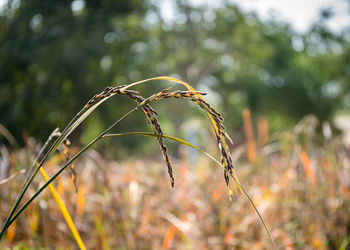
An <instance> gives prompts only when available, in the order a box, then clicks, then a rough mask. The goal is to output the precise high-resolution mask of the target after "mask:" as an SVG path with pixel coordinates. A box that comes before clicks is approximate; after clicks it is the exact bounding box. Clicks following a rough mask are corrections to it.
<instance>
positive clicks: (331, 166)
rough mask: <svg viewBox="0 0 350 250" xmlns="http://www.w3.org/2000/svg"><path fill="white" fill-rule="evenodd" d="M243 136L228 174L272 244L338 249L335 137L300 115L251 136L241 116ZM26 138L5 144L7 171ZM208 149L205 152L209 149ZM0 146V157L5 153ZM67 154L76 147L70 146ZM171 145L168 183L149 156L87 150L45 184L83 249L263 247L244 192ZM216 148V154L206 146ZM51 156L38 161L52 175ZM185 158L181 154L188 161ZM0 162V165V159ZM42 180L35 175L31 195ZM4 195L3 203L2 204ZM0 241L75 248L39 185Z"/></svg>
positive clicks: (346, 231)
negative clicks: (118, 157)
mask: <svg viewBox="0 0 350 250" xmlns="http://www.w3.org/2000/svg"><path fill="white" fill-rule="evenodd" d="M244 115H245V116H246V117H245V132H246V138H247V140H246V144H242V145H240V146H238V147H236V148H235V149H234V150H233V152H232V157H233V161H234V162H235V166H236V170H237V174H238V176H239V178H240V181H241V183H242V184H243V185H244V187H245V188H246V189H247V191H248V192H249V193H250V195H251V197H252V199H253V201H254V203H255V204H256V206H257V207H258V209H259V211H260V212H261V213H262V215H263V217H264V219H265V221H266V224H267V225H268V227H269V228H270V230H271V233H272V235H273V237H274V239H275V241H276V243H277V245H278V247H279V248H280V249H347V247H348V245H349V242H350V236H349V235H350V216H349V215H350V200H349V197H350V193H349V187H350V174H349V173H350V171H349V170H350V158H349V155H350V151H349V149H348V148H346V147H345V146H344V145H343V143H342V141H341V139H340V138H338V137H329V138H328V139H325V141H323V142H322V143H320V141H319V139H318V135H317V133H316V132H315V127H316V124H317V121H316V120H315V119H314V118H313V117H306V118H305V119H304V120H302V121H301V122H300V123H299V124H298V125H297V126H295V127H294V128H293V129H291V130H289V131H285V132H283V133H280V134H278V135H271V136H270V138H268V134H266V133H265V134H264V133H263V132H264V126H263V125H264V123H262V126H261V124H260V126H258V127H261V128H262V129H261V130H260V134H259V136H258V138H257V140H255V137H254V136H253V135H252V132H251V128H250V125H249V122H250V120H249V113H248V117H247V113H246V114H244ZM33 146H34V142H32V145H28V147H27V148H23V149H21V150H17V151H13V152H9V155H8V159H9V161H8V162H7V163H6V162H4V160H3V162H2V164H7V166H8V169H9V170H10V171H11V173H13V172H14V170H12V169H14V168H15V167H16V166H17V169H19V168H22V167H24V166H27V165H28V164H29V163H30V158H31V157H32V154H31V152H32V151H33V148H31V147H33ZM209 150H212V148H211V149H210V148H209ZM5 151H6V149H5V148H2V155H5V154H6V152H5ZM71 151H72V152H75V151H77V149H75V148H74V147H72V148H71ZM190 153H191V152H190V151H188V150H187V149H186V148H184V147H183V146H181V147H180V148H179V153H178V154H177V155H179V156H178V157H177V158H175V157H172V159H173V165H174V177H175V188H171V187H170V183H169V177H168V176H167V171H166V168H165V167H164V162H163V161H162V160H161V159H160V157H159V158H149V159H147V158H146V159H145V158H132V159H129V160H125V161H122V162H120V161H115V160H106V159H105V158H104V157H103V156H102V155H101V153H100V152H97V151H95V150H89V151H88V152H86V154H84V156H83V157H81V158H80V159H79V160H78V161H77V162H76V165H75V171H76V174H77V190H75V185H74V183H73V182H72V178H71V175H70V174H69V171H66V173H64V174H63V175H61V176H60V177H59V178H58V179H57V180H56V181H55V182H54V185H55V187H56V188H57V191H58V192H59V194H60V195H61V197H62V198H63V200H64V201H65V203H66V206H67V208H68V210H69V212H70V214H71V215H72V217H73V219H74V222H75V225H76V226H77V229H78V231H79V232H80V235H81V237H82V239H83V241H84V243H85V245H86V247H87V248H88V249H159V248H165V249H227V248H231V247H233V248H234V249H271V248H272V244H271V241H270V240H269V238H268V235H267V233H266V231H264V229H263V226H262V224H261V222H260V221H259V219H258V216H257V215H256V213H255V212H254V210H253V209H252V207H251V205H250V204H249V202H248V200H247V198H246V197H245V196H244V195H241V194H238V195H237V194H235V195H234V196H233V199H232V202H231V201H230V199H229V192H228V188H227V187H226V184H225V181H224V179H223V176H222V175H223V173H222V169H220V167H218V166H215V165H213V164H212V163H211V162H209V161H208V160H207V158H204V157H201V156H198V157H197V159H196V160H195V163H194V164H189V161H190V159H189V154H190ZM212 153H213V154H214V155H218V152H212ZM63 158H64V157H63V156H62V154H57V155H56V156H55V157H53V158H52V159H51V160H50V161H49V162H48V163H47V164H46V167H45V169H46V170H47V172H48V173H49V174H50V175H52V174H53V172H55V171H57V166H56V165H57V163H59V162H61V161H62V160H63ZM192 161H193V160H191V162H192ZM3 166H5V165H3ZM21 180H23V176H17V177H15V178H14V179H12V180H11V181H9V182H7V183H5V184H2V185H1V192H0V215H1V216H0V219H1V221H2V222H3V221H5V217H6V215H7V213H8V211H9V204H12V203H13V200H14V199H15V195H16V194H17V192H18V190H19V188H20V184H21ZM43 183H44V181H43V179H42V178H41V177H39V176H38V177H37V178H36V180H35V183H34V185H33V186H32V187H31V188H30V189H29V194H33V193H34V190H35V189H37V188H38V186H39V185H42V184H43ZM9 201H10V202H9ZM2 244H3V246H6V247H14V246H17V249H27V248H33V249H37V248H39V247H40V248H43V249H46V248H47V249H51V248H57V249H60V248H61V249H67V248H77V246H76V243H75V241H74V239H73V238H72V236H71V234H70V231H69V229H68V227H67V225H66V223H65V221H64V219H63V217H62V214H61V213H60V211H59V209H58V207H57V204H56V203H55V201H54V200H53V198H52V196H51V194H50V192H49V191H48V190H45V191H44V193H43V195H41V196H39V197H38V199H36V201H35V202H34V203H33V204H31V205H30V206H29V207H28V209H27V210H26V211H25V212H24V214H22V215H21V216H20V217H19V219H18V221H16V223H15V224H14V225H12V226H11V227H10V229H9V231H8V232H7V234H6V237H5V240H4V241H3V242H2Z"/></svg>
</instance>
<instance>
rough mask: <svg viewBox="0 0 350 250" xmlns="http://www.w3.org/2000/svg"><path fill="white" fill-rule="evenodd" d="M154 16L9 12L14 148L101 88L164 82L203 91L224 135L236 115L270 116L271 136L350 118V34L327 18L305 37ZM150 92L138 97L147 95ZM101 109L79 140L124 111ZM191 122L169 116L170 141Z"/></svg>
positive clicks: (207, 14) (2, 40)
mask: <svg viewBox="0 0 350 250" xmlns="http://www.w3.org/2000/svg"><path fill="white" fill-rule="evenodd" d="M160 5H161V3H160V2H157V1H143V0H134V1H126V0H123V1H117V2H114V1H108V0H102V1H82V0H77V1H73V2H72V1H54V0H50V1H39V0H35V1H18V0H16V1H8V3H7V4H6V5H5V6H4V8H3V9H2V11H1V16H0V59H1V60H0V82H1V85H0V95H1V98H0V122H1V123H2V124H3V125H4V126H5V127H7V128H8V129H9V130H10V131H11V133H13V134H14V135H15V137H16V138H17V139H18V140H21V139H22V137H23V132H26V133H28V134H29V135H31V136H34V137H36V138H38V139H41V140H44V138H46V137H47V135H48V133H49V131H52V129H53V128H55V127H57V126H59V127H61V128H62V127H64V125H65V124H66V123H67V121H69V120H70V119H71V118H72V117H73V115H74V114H75V113H76V112H78V111H79V110H80V108H81V107H82V106H83V105H84V104H85V102H86V101H87V100H88V99H89V98H90V97H91V96H92V95H94V94H95V93H97V92H99V91H100V90H102V89H103V88H104V87H105V86H106V85H108V84H111V83H113V84H114V85H116V84H124V83H127V82H131V81H137V80H141V79H144V78H147V77H151V76H155V75H170V74H176V76H178V77H180V78H182V79H183V80H186V81H188V82H190V83H192V84H193V85H194V86H196V87H198V88H199V89H200V90H203V91H208V92H209V97H210V98H211V99H210V101H211V102H212V103H214V105H216V106H217V107H219V110H220V108H221V109H222V110H221V111H222V112H223V115H224V117H227V120H226V126H227V127H228V130H229V131H230V130H232V129H234V128H237V127H238V126H241V125H240V124H241V120H240V118H239V117H240V113H241V110H242V109H243V108H244V107H248V108H250V109H251V110H252V112H253V113H254V114H262V115H264V116H267V117H268V118H269V119H270V120H271V121H272V122H271V126H272V130H276V129H277V130H278V129H282V128H285V127H289V126H291V125H293V124H295V122H296V121H298V120H300V119H301V118H302V117H303V116H304V115H306V114H309V113H313V114H315V115H316V116H317V117H318V119H319V120H320V121H321V123H322V121H326V120H329V121H331V118H332V117H333V115H334V114H335V112H337V111H339V110H344V109H345V108H346V107H349V99H350V97H349V94H347V93H348V92H349V88H350V87H349V86H350V83H349V79H350V60H349V58H350V47H349V32H348V30H344V31H342V32H337V33H335V32H332V31H331V30H330V29H329V28H327V25H326V21H327V19H329V18H332V13H331V12H330V11H328V12H327V11H323V12H321V14H320V17H319V20H317V22H315V24H314V25H313V26H312V27H311V28H310V30H309V32H306V33H305V34H301V33H298V32H296V31H294V30H293V29H292V28H291V26H290V25H289V24H286V23H282V22H280V21H273V20H271V21H264V22H263V21H261V20H259V19H258V18H257V17H256V15H254V14H251V13H244V12H242V11H241V10H240V9H239V8H237V7H236V6H235V5H233V4H230V3H227V2H223V3H222V5H221V6H219V7H216V8H208V7H207V6H205V5H198V6H192V5H189V4H186V3H185V1H174V4H173V5H174V8H175V10H174V13H175V17H174V18H168V17H166V15H165V14H164V13H163V12H162V11H161V8H160ZM154 86H155V85H149V86H147V87H143V88H147V89H149V93H152V92H153V91H154V90H155V89H154V88H155V87H154ZM158 88H159V87H158ZM143 91H145V89H143ZM146 91H147V90H146ZM173 105H179V104H178V103H175V102H174V104H173ZM180 105H181V104H180ZM106 106H107V107H106V108H104V109H103V110H102V111H99V112H97V114H96V115H95V116H94V118H91V119H90V120H89V121H88V122H87V123H86V124H85V125H84V126H85V127H83V128H85V129H83V130H81V131H84V133H85V135H88V136H89V135H90V134H94V133H95V131H97V130H99V129H100V128H103V127H104V126H105V124H106V123H107V122H109V121H112V120H113V119H115V118H116V117H117V116H118V115H120V114H121V113H125V111H127V110H128V108H129V107H130V102H128V101H127V100H125V99H123V98H119V99H118V100H116V101H111V102H109V103H107V104H106ZM180 108H181V106H180ZM160 109H162V107H160ZM166 110H167V112H171V110H174V109H172V108H166ZM188 112H191V111H188ZM188 112H186V113H174V114H176V118H174V122H175V126H174V129H175V130H178V127H179V124H181V122H182V121H183V119H184V118H185V117H186V116H187V115H188ZM135 120H136V122H134V123H133V124H131V125H130V124H128V125H127V128H130V126H131V129H132V128H133V126H134V127H135V128H136V127H140V126H143V125H140V124H143V122H144V121H143V120H142V118H141V117H135ZM121 126H123V125H121ZM125 126H126V125H125ZM177 132H178V131H177ZM81 133H82V132H81ZM129 142H130V141H129ZM123 143H124V144H125V143H126V144H127V142H125V141H124V142H123Z"/></svg>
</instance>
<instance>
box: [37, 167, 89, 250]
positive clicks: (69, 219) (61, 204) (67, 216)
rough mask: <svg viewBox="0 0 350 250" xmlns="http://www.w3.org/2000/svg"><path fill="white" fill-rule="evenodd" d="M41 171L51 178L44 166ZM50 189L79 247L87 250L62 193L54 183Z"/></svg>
mask: <svg viewBox="0 0 350 250" xmlns="http://www.w3.org/2000/svg"><path fill="white" fill-rule="evenodd" d="M40 173H41V175H42V176H43V178H44V180H45V181H48V180H49V177H48V176H47V174H46V172H45V170H44V169H43V168H40ZM49 189H50V192H51V194H52V196H53V198H54V199H55V201H56V203H57V205H58V207H59V208H60V210H61V213H62V215H63V217H64V219H65V220H66V222H67V225H68V227H69V229H70V230H71V232H72V234H73V237H74V239H75V241H76V242H77V244H78V246H79V248H80V249H82V250H86V247H85V245H84V242H83V241H82V239H81V237H80V235H79V232H78V230H77V229H76V227H75V225H74V222H73V220H72V217H71V216H70V214H69V212H68V210H67V208H66V205H65V204H64V202H63V201H62V199H61V197H60V195H59V194H58V193H57V191H56V189H55V188H54V186H53V185H52V184H50V185H49Z"/></svg>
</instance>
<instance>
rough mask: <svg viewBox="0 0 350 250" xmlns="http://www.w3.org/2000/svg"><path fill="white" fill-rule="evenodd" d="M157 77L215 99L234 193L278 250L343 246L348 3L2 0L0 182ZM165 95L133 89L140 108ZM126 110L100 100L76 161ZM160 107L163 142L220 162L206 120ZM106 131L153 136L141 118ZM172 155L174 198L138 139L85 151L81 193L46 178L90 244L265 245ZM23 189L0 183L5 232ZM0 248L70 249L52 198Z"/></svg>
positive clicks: (201, 169) (150, 86) (197, 165)
mask: <svg viewBox="0 0 350 250" xmlns="http://www.w3.org/2000/svg"><path fill="white" fill-rule="evenodd" d="M159 75H170V76H173V77H176V78H179V79H181V80H184V81H186V82H188V83H190V84H191V85H192V86H194V87H195V88H196V89H198V90H200V91H204V92H207V93H208V95H207V96H206V100H207V101H208V102H209V103H210V104H211V105H212V106H213V107H214V108H215V109H217V110H218V111H219V112H220V113H222V115H223V117H224V118H225V122H224V125H225V127H226V129H227V132H228V134H229V135H230V136H231V137H232V139H233V141H234V143H233V145H231V150H232V154H233V160H234V162H235V163H236V170H237V173H238V176H239V177H240V179H241V183H242V184H243V185H244V186H245V187H246V189H247V190H248V192H249V193H251V195H252V198H253V200H254V202H255V203H256V204H257V206H258V208H259V209H260V210H261V212H262V214H263V216H264V218H265V219H266V222H267V224H268V226H269V227H270V228H271V231H272V234H273V236H274V237H275V239H276V241H277V243H278V245H279V246H280V247H281V249H287V248H289V249H348V248H349V242H350V216H349V214H350V207H349V195H350V193H349V187H350V175H349V173H350V172H349V170H350V159H349V157H350V148H349V147H350V112H349V110H350V2H349V1H348V0H328V1H327V0H314V1H293V2H287V1H283V2H281V1H274V0H246V1H239V0H222V1H215V2H214V1H206V0H191V1H183V0H166V1H158V0H132V1H127V0H119V1H110V0H100V1H84V0H74V1H66V0H63V1H53V0H48V1H39V0H33V1H20V0H13V1H12V0H10V1H7V0H0V183H1V180H4V179H6V178H7V177H9V176H10V175H11V174H14V173H18V171H20V170H21V169H28V167H29V166H30V163H31V160H32V159H33V157H34V156H35V154H36V153H37V152H38V151H39V150H40V147H41V146H42V144H43V143H44V142H45V140H46V138H47V137H48V136H49V134H50V133H51V132H52V131H53V129H55V128H56V127H59V128H61V129H63V128H64V127H65V126H66V125H67V124H68V122H69V121H70V120H71V119H72V118H73V117H74V115H75V114H76V113H77V112H79V110H81V109H82V108H83V106H84V105H85V104H86V102H87V101H88V100H89V99H90V98H91V97H92V96H93V95H95V94H96V93H99V92H101V91H102V90H103V89H104V88H105V87H106V86H116V85H121V84H127V83H131V82H134V81H139V80H142V79H146V78H149V77H154V76H159ZM170 86H172V87H173V89H174V90H175V89H177V88H180V89H183V88H182V87H181V86H180V87H179V86H174V85H173V84H172V83H167V82H164V81H159V82H154V83H147V84H145V85H139V86H137V87H135V90H138V91H140V92H141V94H142V95H143V96H144V97H147V96H149V95H151V94H153V93H154V92H157V91H160V90H162V89H164V88H166V87H170ZM134 106H135V103H134V102H132V101H131V100H129V99H128V98H126V97H118V96H116V97H114V98H112V99H110V100H108V101H107V102H106V103H104V104H103V105H101V107H100V108H99V109H97V110H96V111H95V112H94V113H93V114H92V115H91V117H89V118H88V119H87V120H86V121H84V123H83V124H82V125H81V126H80V127H78V129H77V130H76V131H75V132H74V133H73V134H72V135H71V136H70V140H71V142H72V146H71V153H72V154H73V153H74V152H77V150H78V149H79V148H81V147H82V146H83V145H85V144H87V143H88V142H89V141H90V140H91V139H93V138H94V137H95V136H96V135H97V134H98V133H99V132H101V131H102V130H103V129H104V128H107V127H108V126H109V125H110V124H111V123H112V122H113V121H115V120H116V119H117V118H119V117H120V116H121V115H123V114H125V113H126V112H127V111H129V110H130V109H131V108H133V107H134ZM154 108H155V109H156V110H157V111H158V112H159V113H160V116H159V121H160V123H161V124H162V127H163V131H164V133H165V134H169V135H174V136H177V137H180V138H183V139H186V140H188V141H189V142H191V143H193V144H195V145H198V146H200V147H201V148H203V149H205V150H206V151H208V152H209V153H211V154H212V155H214V156H216V158H219V153H218V149H217V146H216V144H215V138H214V137H213V136H212V133H211V126H210V124H209V122H208V119H207V117H206V116H205V114H204V113H203V111H202V110H200V109H199V108H198V107H196V106H195V105H193V104H191V103H189V102H185V101H182V100H166V101H162V102H158V103H155V104H154ZM115 131H118V132H126V131H150V128H149V127H148V124H147V122H146V119H145V118H144V117H143V116H142V115H141V113H134V114H133V115H132V116H131V117H130V118H129V119H127V120H125V121H123V122H122V123H120V124H119V125H118V126H117V127H116V129H115ZM167 145H168V147H169V152H170V155H171V158H172V160H173V165H174V171H175V182H176V184H175V188H174V189H171V188H170V182H169V180H168V177H167V173H166V172H167V171H166V167H165V166H164V165H165V163H164V162H163V161H162V159H161V154H160V152H159V146H158V144H157V141H156V140H154V138H153V139H152V138H149V139H148V138H139V137H136V136H135V137H125V138H118V139H113V140H105V141H104V142H101V143H99V144H97V145H96V146H95V147H94V149H92V150H90V151H89V152H87V154H86V155H85V156H84V157H82V158H81V159H80V160H79V161H78V162H77V164H76V173H77V180H78V181H77V186H76V191H74V189H75V188H74V183H73V182H72V180H71V176H70V174H69V173H68V171H67V173H65V174H63V175H62V176H61V177H60V178H59V180H57V181H56V182H55V186H57V189H58V190H59V192H60V194H61V196H62V197H64V199H65V201H66V203H67V206H68V208H69V211H70V212H71V214H72V215H73V217H74V221H75V222H76V225H77V227H78V230H79V232H80V233H81V235H82V238H83V241H84V242H85V244H86V245H87V246H88V248H91V249H92V248H100V249H110V248H111V249H115V248H120V249H135V248H137V249H140V248H141V249H142V248H144V249H148V248H154V249H159V248H160V247H163V248H171V249H178V248H179V249H198V248H200V249H226V248H230V247H234V248H235V249H268V248H271V243H270V242H269V240H268V236H267V234H266V233H265V232H264V230H263V228H262V225H261V224H260V222H259V221H258V218H257V216H256V214H255V213H254V211H253V210H252V209H250V208H249V203H248V201H247V199H246V198H245V197H244V196H242V195H236V196H234V198H233V201H232V203H231V202H230V200H229V198H228V189H227V188H226V187H225V183H224V179H223V177H222V169H220V168H219V167H217V166H214V165H213V164H211V163H210V162H208V161H207V159H205V158H203V157H202V156H201V155H199V154H198V153H196V152H194V151H192V150H188V149H186V148H184V147H182V146H179V145H178V144H176V143H172V142H169V143H167ZM60 154H62V152H58V153H57V156H59V155H60ZM61 158H62V157H61ZM61 158H58V159H61ZM58 159H55V158H53V160H52V161H50V162H49V164H48V166H47V169H48V172H49V173H50V174H53V173H54V172H55V171H57V169H58V167H57V166H56V165H59V163H60V162H62V161H63V160H62V159H61V160H58ZM23 180H24V176H23V175H19V176H17V177H15V178H14V179H12V180H11V181H9V182H6V183H1V184H0V188H1V192H0V201H1V202H0V218H1V223H3V221H4V220H5V217H6V215H7V212H8V210H9V207H10V205H11V204H13V202H14V199H15V195H16V193H17V192H18V190H19V187H20V184H21V182H22V181H23ZM42 183H43V180H41V179H40V177H39V176H38V178H37V180H36V183H35V184H34V186H33V189H32V190H31V193H33V192H34V190H35V189H37V188H38V185H40V184H42ZM4 244H5V246H8V247H11V246H16V247H17V248H18V249H22V248H25V249H26V248H28V247H33V248H37V247H44V248H45V247H47V248H49V247H54V248H56V247H61V248H62V249H64V248H66V247H69V248H71V247H73V248H74V247H75V243H74V240H73V238H72V236H71V235H70V233H69V230H68V228H67V226H66V225H65V222H64V220H63V218H62V215H61V214H60V212H59V210H58V208H57V205H56V204H55V202H54V201H53V199H52V197H51V196H50V193H49V192H45V194H44V195H42V196H40V197H39V198H38V199H37V202H36V203H35V204H32V205H31V206H30V207H29V209H28V210H27V212H26V213H25V214H23V215H22V217H20V218H19V220H18V222H17V223H16V226H14V227H11V231H9V233H8V234H7V236H6V240H5V243H4Z"/></svg>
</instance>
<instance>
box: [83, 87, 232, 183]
mask: <svg viewBox="0 0 350 250" xmlns="http://www.w3.org/2000/svg"><path fill="white" fill-rule="evenodd" d="M124 87H125V85H122V86H117V87H107V88H105V89H104V90H103V91H102V92H101V93H100V94H97V95H95V96H94V97H93V98H92V99H91V100H90V101H89V102H88V103H87V104H86V106H85V107H86V108H87V107H89V106H90V105H94V104H96V103H98V102H100V101H101V100H103V99H104V98H106V97H108V96H110V95H111V94H120V95H126V96H128V97H129V98H131V99H133V100H135V101H136V102H138V103H139V105H140V110H141V111H142V112H143V113H144V114H145V115H146V117H147V120H148V122H149V124H150V125H151V127H152V130H153V132H155V133H159V134H163V132H162V130H161V128H160V125H159V121H158V120H157V118H156V116H157V115H158V113H157V112H156V111H155V110H154V109H153V108H152V107H151V106H150V105H149V103H150V102H152V101H158V100H162V99H167V98H176V99H180V98H184V99H189V100H191V101H193V102H194V103H196V104H197V105H198V106H199V107H201V108H202V109H203V110H204V111H206V112H207V113H208V114H209V115H210V117H211V118H212V121H213V123H214V124H215V126H216V129H214V132H215V136H216V142H217V144H218V147H219V150H220V154H221V163H222V165H223V167H224V168H225V169H226V170H228V171H229V173H231V174H234V168H233V163H232V158H231V152H230V149H229V147H228V145H227V143H226V139H228V140H229V141H231V139H230V138H229V137H228V135H227V133H226V130H225V127H224V126H223V121H224V119H223V117H222V115H221V114H220V113H219V112H217V111H216V110H215V109H214V108H213V107H211V106H210V104H209V103H207V102H206V101H205V100H204V99H203V98H200V97H199V96H202V95H206V93H204V92H201V91H182V90H177V91H174V92H169V90H170V88H168V89H164V90H163V91H161V92H159V93H156V94H154V95H152V96H150V97H148V98H146V99H144V98H143V97H141V96H138V95H137V93H138V92H137V91H134V90H128V89H125V88H124ZM158 142H159V144H160V148H161V151H162V154H163V157H164V159H165V161H166V163H167V166H168V172H169V175H170V178H171V180H172V186H173V177H172V167H171V163H170V160H169V157H168V155H167V149H166V146H165V145H164V142H163V140H162V138H158ZM224 178H225V182H226V184H227V185H229V175H228V173H227V172H225V171H224Z"/></svg>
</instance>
